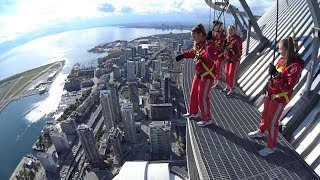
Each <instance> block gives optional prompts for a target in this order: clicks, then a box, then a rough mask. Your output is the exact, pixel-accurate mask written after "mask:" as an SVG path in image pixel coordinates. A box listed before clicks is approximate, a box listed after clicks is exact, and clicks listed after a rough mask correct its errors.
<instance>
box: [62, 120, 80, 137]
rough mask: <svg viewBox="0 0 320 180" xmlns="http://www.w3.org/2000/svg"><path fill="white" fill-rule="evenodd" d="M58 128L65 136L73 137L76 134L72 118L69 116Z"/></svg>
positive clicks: (75, 126)
mask: <svg viewBox="0 0 320 180" xmlns="http://www.w3.org/2000/svg"><path fill="white" fill-rule="evenodd" d="M60 127H61V130H62V132H64V133H66V135H74V134H76V133H77V125H76V122H75V118H74V117H71V116H69V117H68V119H66V120H64V121H61V122H60Z"/></svg>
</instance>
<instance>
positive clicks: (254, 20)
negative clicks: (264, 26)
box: [239, 0, 263, 40]
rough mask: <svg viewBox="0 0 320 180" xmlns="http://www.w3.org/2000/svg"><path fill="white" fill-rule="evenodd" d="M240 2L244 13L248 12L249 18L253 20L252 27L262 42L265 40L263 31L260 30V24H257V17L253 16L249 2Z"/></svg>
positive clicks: (240, 0)
mask: <svg viewBox="0 0 320 180" xmlns="http://www.w3.org/2000/svg"><path fill="white" fill-rule="evenodd" d="M239 2H240V3H241V5H242V7H243V9H244V11H245V12H246V14H247V17H248V18H249V19H250V20H251V25H252V27H253V29H254V31H255V32H256V33H257V35H258V38H259V39H260V40H262V39H263V35H262V31H261V29H260V28H259V26H258V23H257V21H256V19H255V17H254V16H253V14H252V12H251V10H250V8H249V6H248V4H247V2H246V1H245V0H239Z"/></svg>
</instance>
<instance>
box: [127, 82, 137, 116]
mask: <svg viewBox="0 0 320 180" xmlns="http://www.w3.org/2000/svg"><path fill="white" fill-rule="evenodd" d="M129 89H130V102H132V104H133V111H134V112H138V111H139V90H138V83H137V82H129Z"/></svg>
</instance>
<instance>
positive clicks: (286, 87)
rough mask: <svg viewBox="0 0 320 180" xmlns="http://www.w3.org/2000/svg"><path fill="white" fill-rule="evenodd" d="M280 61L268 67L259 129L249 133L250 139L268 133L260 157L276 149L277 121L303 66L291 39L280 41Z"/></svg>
mask: <svg viewBox="0 0 320 180" xmlns="http://www.w3.org/2000/svg"><path fill="white" fill-rule="evenodd" d="M278 48H279V53H280V56H281V57H280V59H279V61H278V63H277V65H276V66H274V65H273V64H272V63H270V65H269V74H270V75H271V78H270V80H269V82H268V84H267V86H266V87H265V90H266V95H265V98H264V109H263V112H262V116H261V121H260V126H259V129H258V130H256V131H253V132H250V133H249V134H248V136H249V137H250V138H257V137H263V136H264V132H265V131H268V138H267V139H268V140H267V145H266V147H265V148H264V149H262V150H260V151H259V154H260V155H261V156H267V155H268V154H271V153H273V152H274V149H275V147H276V143H277V138H278V131H279V127H278V126H279V119H280V117H281V114H282V112H283V110H284V107H285V106H286V105H287V104H288V102H289V101H290V99H291V98H292V93H293V88H294V86H295V84H296V83H297V82H298V81H299V78H300V74H301V71H302V69H303V64H302V63H301V61H300V60H299V54H297V53H295V51H294V42H293V39H292V37H289V38H287V39H282V40H281V41H280V42H279V44H278Z"/></svg>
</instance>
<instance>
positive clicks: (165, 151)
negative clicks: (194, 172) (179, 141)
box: [149, 121, 171, 160]
mask: <svg viewBox="0 0 320 180" xmlns="http://www.w3.org/2000/svg"><path fill="white" fill-rule="evenodd" d="M170 126H171V125H170V122H168V121H153V122H151V123H150V125H149V127H150V145H151V150H150V151H151V158H152V159H154V160H157V159H169V158H170V154H171V138H170V128H171V127H170Z"/></svg>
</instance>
